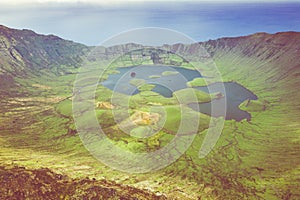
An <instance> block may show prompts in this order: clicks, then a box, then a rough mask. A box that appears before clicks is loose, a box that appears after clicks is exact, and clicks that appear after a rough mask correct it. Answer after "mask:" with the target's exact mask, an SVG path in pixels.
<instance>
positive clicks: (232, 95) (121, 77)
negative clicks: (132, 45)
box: [100, 65, 257, 121]
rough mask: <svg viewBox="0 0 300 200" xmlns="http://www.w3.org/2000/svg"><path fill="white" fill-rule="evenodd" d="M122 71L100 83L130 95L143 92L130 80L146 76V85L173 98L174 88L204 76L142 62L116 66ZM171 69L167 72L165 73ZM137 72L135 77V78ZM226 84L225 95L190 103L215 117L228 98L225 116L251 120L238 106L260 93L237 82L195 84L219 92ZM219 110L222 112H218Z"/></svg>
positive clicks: (179, 87)
mask: <svg viewBox="0 0 300 200" xmlns="http://www.w3.org/2000/svg"><path fill="white" fill-rule="evenodd" d="M117 70H118V71H119V72H120V73H118V74H111V75H109V77H108V79H107V80H105V81H103V82H101V83H100V84H101V85H103V86H105V87H107V88H109V89H111V90H113V91H116V92H120V93H123V94H127V95H134V94H137V93H139V92H140V91H139V90H138V88H137V87H136V86H135V85H132V84H131V83H130V81H131V80H132V79H143V80H144V81H145V83H147V84H153V85H155V87H154V88H153V89H152V91H154V92H157V93H159V94H161V95H162V96H164V97H167V98H168V97H172V94H173V92H174V91H177V90H181V89H184V88H187V86H186V83H187V82H189V81H191V80H193V79H194V78H199V77H202V76H201V74H200V73H199V72H198V71H196V70H192V69H186V68H182V67H174V66H165V65H154V66H153V65H143V66H136V67H122V68H118V69H117ZM166 71H168V72H169V73H168V75H162V74H163V72H166ZM133 74H134V77H133ZM223 86H224V87H225V94H223V95H224V97H223V98H219V99H214V100H212V101H211V102H209V103H192V104H189V106H190V107H191V108H192V109H194V110H197V111H199V112H202V113H205V114H209V115H212V116H214V117H218V116H222V114H220V113H222V112H221V110H222V109H223V106H224V103H225V100H226V106H227V111H226V116H224V117H225V119H234V120H236V121H240V120H242V119H247V120H250V119H251V115H250V114H249V113H248V112H246V111H243V110H240V109H239V107H238V106H239V105H240V104H241V103H242V102H243V101H245V100H247V99H251V100H254V99H257V96H256V95H255V94H254V93H252V92H251V91H249V90H248V89H246V88H245V87H243V86H242V85H240V84H238V83H235V82H227V83H214V84H212V85H210V86H209V90H208V87H196V89H198V90H201V91H204V92H207V93H209V92H210V93H216V92H220V91H222V88H223ZM212 106H214V109H216V112H214V113H213V114H212V112H211V107H212ZM218 111H220V112H218Z"/></svg>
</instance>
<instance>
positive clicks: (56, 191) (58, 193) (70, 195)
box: [0, 166, 166, 200]
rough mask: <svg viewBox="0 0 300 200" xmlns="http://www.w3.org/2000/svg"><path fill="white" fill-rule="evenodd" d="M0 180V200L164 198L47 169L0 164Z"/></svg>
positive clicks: (102, 181) (144, 199)
mask: <svg viewBox="0 0 300 200" xmlns="http://www.w3.org/2000/svg"><path fill="white" fill-rule="evenodd" d="M0 180H1V182H0V199H53V200H54V199H55V200H56V199H105V200H110V199H124V200H134V199H141V200H146V199H154V200H155V199H156V200H161V199H166V197H165V196H163V195H156V194H154V193H151V192H150V191H147V190H140V189H137V188H133V187H129V186H125V185H121V184H117V183H115V182H109V181H106V180H95V179H89V178H85V179H72V178H70V177H68V176H66V175H62V174H57V173H54V172H52V171H51V170H49V169H47V168H42V169H34V170H29V169H25V168H24V167H17V166H9V167H8V166H6V167H4V166H0Z"/></svg>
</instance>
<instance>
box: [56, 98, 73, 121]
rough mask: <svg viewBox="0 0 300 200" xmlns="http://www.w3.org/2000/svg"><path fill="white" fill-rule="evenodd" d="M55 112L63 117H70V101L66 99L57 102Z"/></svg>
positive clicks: (71, 113)
mask: <svg viewBox="0 0 300 200" xmlns="http://www.w3.org/2000/svg"><path fill="white" fill-rule="evenodd" d="M56 111H57V112H58V113H59V114H61V115H63V116H65V117H71V116H72V115H73V112H72V101H71V100H69V99H66V100H63V101H61V102H59V103H58V104H57V106H56Z"/></svg>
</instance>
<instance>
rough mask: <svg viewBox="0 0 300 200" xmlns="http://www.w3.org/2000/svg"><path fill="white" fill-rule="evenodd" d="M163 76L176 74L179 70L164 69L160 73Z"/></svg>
mask: <svg viewBox="0 0 300 200" xmlns="http://www.w3.org/2000/svg"><path fill="white" fill-rule="evenodd" d="M161 74H162V75H163V76H172V75H176V74H179V72H177V71H164V72H163V73H161Z"/></svg>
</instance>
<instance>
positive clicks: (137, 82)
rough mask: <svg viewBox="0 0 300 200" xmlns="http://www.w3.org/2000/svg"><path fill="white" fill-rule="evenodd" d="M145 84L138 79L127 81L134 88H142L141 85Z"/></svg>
mask: <svg viewBox="0 0 300 200" xmlns="http://www.w3.org/2000/svg"><path fill="white" fill-rule="evenodd" d="M145 82H146V81H145V80H144V79H139V78H134V79H131V80H130V81H129V83H130V84H131V85H134V86H136V87H139V86H142V85H143V84H145Z"/></svg>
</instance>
